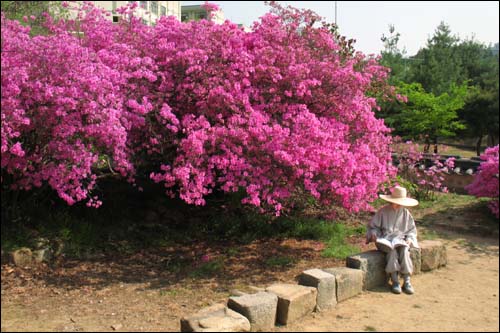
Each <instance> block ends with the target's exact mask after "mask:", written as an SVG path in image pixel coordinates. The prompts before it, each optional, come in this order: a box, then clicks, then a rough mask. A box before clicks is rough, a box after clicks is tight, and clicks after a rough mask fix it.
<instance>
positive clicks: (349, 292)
mask: <svg viewBox="0 0 500 333" xmlns="http://www.w3.org/2000/svg"><path fill="white" fill-rule="evenodd" d="M323 270H324V271H325V272H327V273H330V274H332V275H333V276H334V277H335V283H336V298H337V302H342V301H344V300H346V299H348V298H351V297H354V296H356V295H358V294H360V293H361V292H362V291H363V277H364V273H363V271H361V270H359V269H353V268H348V267H334V268H326V269H323Z"/></svg>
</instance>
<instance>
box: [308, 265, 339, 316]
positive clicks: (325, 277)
mask: <svg viewBox="0 0 500 333" xmlns="http://www.w3.org/2000/svg"><path fill="white" fill-rule="evenodd" d="M299 284H301V285H303V286H309V287H314V288H316V289H317V290H318V295H317V297H316V311H323V310H326V309H329V308H333V307H334V306H335V305H336V304H337V294H336V282H335V276H334V275H332V274H330V273H327V272H325V271H322V270H320V269H309V270H307V271H304V272H302V274H300V275H299Z"/></svg>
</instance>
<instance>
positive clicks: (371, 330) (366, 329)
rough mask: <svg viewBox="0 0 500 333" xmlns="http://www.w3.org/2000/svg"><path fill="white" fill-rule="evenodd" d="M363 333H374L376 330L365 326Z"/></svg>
mask: <svg viewBox="0 0 500 333" xmlns="http://www.w3.org/2000/svg"><path fill="white" fill-rule="evenodd" d="M365 331H366V332H376V331H377V329H376V328H375V327H373V326H365Z"/></svg>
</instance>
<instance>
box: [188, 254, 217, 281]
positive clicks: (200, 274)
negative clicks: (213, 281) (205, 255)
mask: <svg viewBox="0 0 500 333" xmlns="http://www.w3.org/2000/svg"><path fill="white" fill-rule="evenodd" d="M223 269H224V260H223V259H222V258H218V259H215V260H211V261H209V262H205V263H203V264H201V265H200V266H198V267H197V268H195V269H194V270H193V271H192V272H191V273H190V274H189V276H191V277H193V278H207V277H212V276H214V275H217V274H218V273H220V272H221V271H222V270H223Z"/></svg>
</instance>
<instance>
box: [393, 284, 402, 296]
mask: <svg viewBox="0 0 500 333" xmlns="http://www.w3.org/2000/svg"><path fill="white" fill-rule="evenodd" d="M391 291H392V292H393V293H394V294H401V286H400V285H399V283H393V284H392V288H391Z"/></svg>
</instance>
